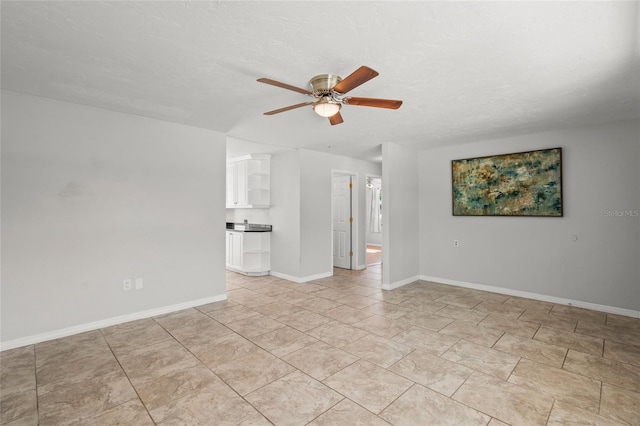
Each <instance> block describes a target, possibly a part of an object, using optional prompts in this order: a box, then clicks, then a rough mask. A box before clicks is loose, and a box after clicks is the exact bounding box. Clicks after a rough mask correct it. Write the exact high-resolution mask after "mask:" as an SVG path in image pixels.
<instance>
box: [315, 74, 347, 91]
mask: <svg viewBox="0 0 640 426" xmlns="http://www.w3.org/2000/svg"><path fill="white" fill-rule="evenodd" d="M341 81H342V78H341V77H340V76H339V75H335V74H320V75H316V76H315V77H313V78H312V79H311V80H309V86H311V91H312V92H313V95H314V96H316V97H322V96H326V95H328V94H330V93H331V90H332V89H333V88H334V87H336V84H338V83H340V82H341Z"/></svg>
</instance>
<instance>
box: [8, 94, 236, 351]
mask: <svg viewBox="0 0 640 426" xmlns="http://www.w3.org/2000/svg"><path fill="white" fill-rule="evenodd" d="M224 203H225V137H224V135H223V134H220V133H217V132H213V131H208V130H204V129H198V128H193V127H187V126H183V125H178V124H173V123H168V122H163V121H158V120H152V119H147V118H142V117H138V116H132V115H126V114H119V113H115V112H110V111H105V110H99V109H94V108H89V107H84V106H79V105H74V104H69V103H64V102H58V101H53V100H47V99H42V98H35V97H30V96H25V95H19V94H16V93H12V92H5V91H3V92H2V290H1V291H2V302H1V303H2V314H1V318H2V324H1V331H2V337H1V339H2V342H3V347H5V348H6V346H10V345H11V342H14V343H15V342H17V341H28V340H29V339H30V338H33V336H42V335H48V336H51V335H52V333H53V334H55V333H56V332H61V330H67V331H68V330H71V329H74V330H80V329H82V327H83V325H87V324H91V323H97V322H98V323H99V322H101V321H102V322H104V321H108V320H110V319H113V318H121V317H123V316H124V317H126V316H130V315H135V314H136V313H140V312H145V311H152V310H158V309H162V308H166V307H170V306H174V305H179V304H189V303H194V302H197V301H202V300H205V299H207V300H211V298H214V299H220V298H224V297H225V275H224V230H223V229H224V228H223V226H222V225H223V222H224V219H225V210H224ZM136 277H142V278H144V289H142V290H131V291H128V292H124V291H123V290H122V281H123V279H125V278H136ZM25 339H26V340H25ZM7 342H9V344H7Z"/></svg>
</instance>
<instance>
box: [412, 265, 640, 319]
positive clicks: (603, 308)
mask: <svg viewBox="0 0 640 426" xmlns="http://www.w3.org/2000/svg"><path fill="white" fill-rule="evenodd" d="M420 279H421V280H423V281H432V282H437V283H441V284H449V285H455V286H457V287H464V288H472V289H475V290H483V291H490V292H492V293H499V294H505V295H507V296H516V297H525V298H527V299H534V300H540V301H542V302H551V303H557V304H558V305H567V306H575V307H577V308H584V309H591V310H594V311H600V312H606V313H609V314H616V315H623V316H626V317H633V318H640V311H634V310H632V309H625V308H618V307H615V306H608V305H599V304H597V303H590V302H583V301H580V300H573V299H565V298H563V297H555V296H547V295H544V294H537V293H529V292H527V291H520V290H513V289H510V288H504V287H494V286H491V285H486V284H476V283H469V282H465V281H456V280H450V279H448V278H440V277H432V276H428V275H421V276H420Z"/></svg>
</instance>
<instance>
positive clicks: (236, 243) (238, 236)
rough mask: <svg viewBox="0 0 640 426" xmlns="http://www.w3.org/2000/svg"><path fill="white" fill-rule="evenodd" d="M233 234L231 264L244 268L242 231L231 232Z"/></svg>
mask: <svg viewBox="0 0 640 426" xmlns="http://www.w3.org/2000/svg"><path fill="white" fill-rule="evenodd" d="M230 234H231V241H230V243H231V247H230V250H229V253H230V254H231V258H230V266H231V267H232V268H236V269H242V237H243V235H242V232H230Z"/></svg>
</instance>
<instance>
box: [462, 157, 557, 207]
mask: <svg viewBox="0 0 640 426" xmlns="http://www.w3.org/2000/svg"><path fill="white" fill-rule="evenodd" d="M451 176H452V184H453V215H454V216H546V217H562V215H563V211H562V148H552V149H542V150H537V151H528V152H517V153H513V154H504V155H493V156H488V157H479V158H467V159H463V160H453V161H452V162H451Z"/></svg>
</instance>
